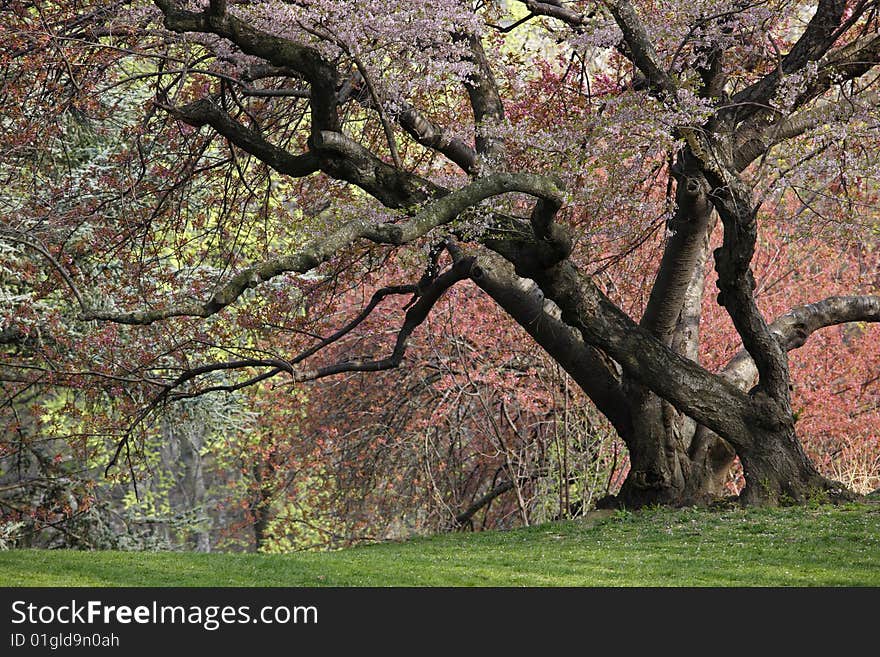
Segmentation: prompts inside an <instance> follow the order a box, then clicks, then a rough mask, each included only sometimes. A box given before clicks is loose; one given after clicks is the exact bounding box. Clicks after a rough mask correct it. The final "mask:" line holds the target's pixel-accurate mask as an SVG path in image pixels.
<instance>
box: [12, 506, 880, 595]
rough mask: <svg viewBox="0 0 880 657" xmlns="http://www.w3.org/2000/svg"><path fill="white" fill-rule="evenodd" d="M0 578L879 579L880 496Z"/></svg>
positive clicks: (97, 558)
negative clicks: (833, 503)
mask: <svg viewBox="0 0 880 657" xmlns="http://www.w3.org/2000/svg"><path fill="white" fill-rule="evenodd" d="M0 585H3V586H816V585H818V586H839V585H850V586H862V585H867V586H880V504H876V503H873V504H860V505H857V504H852V505H846V506H840V507H829V506H821V507H814V508H804V507H792V508H784V509H775V510H767V509H753V510H741V509H731V510H723V511H697V510H679V511H669V510H650V511H643V512H638V513H628V512H614V513H610V514H607V515H604V516H595V515H594V516H592V517H590V518H588V519H585V520H575V521H571V522H564V523H552V524H545V525H540V526H535V527H530V528H526V529H518V530H514V531H504V532H484V533H456V534H445V535H441V536H435V537H431V538H418V539H413V540H410V541H406V542H401V543H383V544H378V545H369V546H364V547H358V548H352V549H348V550H340V551H337V552H323V553H314V552H311V553H296V554H285V555H260V554H194V553H180V552H159V553H144V552H71V551H38V550H13V551H8V552H0Z"/></svg>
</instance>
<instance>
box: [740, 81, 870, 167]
mask: <svg viewBox="0 0 880 657" xmlns="http://www.w3.org/2000/svg"><path fill="white" fill-rule="evenodd" d="M878 103H880V92H878V91H868V92H864V93H862V94H859V95H857V96H855V97H849V98H846V99H842V100H839V101H836V102H832V101H827V102H820V103H817V104H816V105H814V106H812V107H809V108H807V109H803V110H801V111H800V112H796V113H794V114H792V115H790V116H788V117H786V118H784V119H781V120H779V121H777V122H775V123H772V124H771V125H769V126H766V127H764V128H761V129H752V130H742V131H740V132H739V134H738V135H737V139H736V143H735V145H734V148H733V153H734V167H735V168H736V170H737V171H743V170H745V168H746V167H747V166H749V164H751V163H752V162H754V161H755V160H756V159H757V158H759V157H761V156H763V155H764V154H766V153H767V152H768V151H769V150H770V149H771V148H773V147H774V146H776V145H778V144H781V143H782V142H784V141H786V140H788V139H794V138H795V137H799V136H801V135H803V134H804V133H806V132H809V131H810V130H813V129H815V128H818V127H819V126H822V125H827V124H829V123H833V122H846V121H847V120H848V119H849V118H850V117H851V116H852V115H853V114H854V113H855V112H856V111H857V109H858V107H859V106H860V105H862V106H864V105H877V104H878Z"/></svg>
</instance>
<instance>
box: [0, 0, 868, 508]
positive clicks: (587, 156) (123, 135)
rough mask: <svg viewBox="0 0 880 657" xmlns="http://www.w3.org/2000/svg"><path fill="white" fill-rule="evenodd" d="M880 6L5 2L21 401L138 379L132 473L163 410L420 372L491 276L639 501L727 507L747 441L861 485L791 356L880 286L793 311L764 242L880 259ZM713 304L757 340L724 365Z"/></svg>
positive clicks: (757, 476) (729, 1)
mask: <svg viewBox="0 0 880 657" xmlns="http://www.w3.org/2000/svg"><path fill="white" fill-rule="evenodd" d="M877 9H878V5H877V2H876V0H850V1H846V0H819V2H818V3H805V2H799V1H796V0H795V1H789V0H768V1H764V0H756V1H749V0H700V1H698V2H690V3H680V2H675V0H667V1H660V2H642V1H641V0H637V1H631V0H608V1H607V2H557V1H547V2H534V1H531V0H524V1H521V2H507V3H500V2H488V1H487V2H476V3H469V2H462V1H460V0H441V1H439V2H432V3H424V2H420V1H417V0H377V1H375V2H370V3H364V2H359V1H357V0H344V1H342V2H325V1H323V0H303V1H302V2H298V1H284V2H282V1H280V0H273V1H260V2H258V1H241V2H225V1H222V0H211V1H210V2H174V1H172V0H156V2H154V3H141V2H116V3H91V2H85V1H83V2H59V3H52V2H9V3H5V4H4V8H3V14H4V17H3V18H4V20H3V24H4V28H3V30H4V32H3V35H4V36H3V47H2V61H3V65H4V69H3V71H4V73H3V75H4V82H3V96H2V103H3V112H4V119H3V121H2V149H3V151H2V152H3V164H2V168H3V176H4V184H5V185H6V192H5V196H4V201H3V203H4V205H3V224H2V229H0V230H2V232H0V237H2V239H3V245H4V250H3V251H2V253H3V258H4V261H3V263H4V270H3V275H4V279H3V282H4V285H5V286H8V288H9V293H8V294H7V295H6V298H7V303H6V304H4V305H5V308H4V309H3V322H4V324H3V330H2V341H3V343H4V344H6V345H8V346H9V350H10V353H14V354H16V358H10V359H9V360H8V361H7V362H6V363H5V364H4V366H3V374H4V379H5V380H7V381H8V386H9V387H8V390H9V397H10V398H14V397H15V396H16V395H18V394H19V393H20V391H21V390H22V389H26V388H31V387H33V386H35V385H42V386H55V387H65V386H68V387H76V388H78V389H80V390H83V391H84V394H86V395H89V394H92V395H105V396H109V397H110V398H112V399H113V400H114V403H117V404H120V405H121V406H122V408H121V411H122V412H120V413H118V414H117V417H118V418H121V419H117V424H118V426H117V427H116V428H115V429H114V430H115V431H116V432H117V433H118V436H117V439H118V442H117V450H116V454H117V457H115V458H114V459H113V461H112V462H113V463H115V462H116V460H117V458H118V457H119V455H120V454H126V455H127V454H128V450H129V448H130V446H131V436H132V435H133V431H134V430H136V429H137V428H138V427H140V426H142V425H144V424H145V422H146V421H147V420H148V419H149V417H150V416H151V414H153V413H156V412H159V411H160V410H161V408H162V406H163V405H164V404H166V403H170V402H173V401H175V400H179V399H183V398H191V397H195V396H200V395H208V394H211V393H221V392H227V393H228V392H235V391H237V390H241V389H242V388H245V387H248V386H252V385H256V384H262V383H264V382H267V381H272V382H275V384H276V385H278V386H284V385H293V386H296V385H300V384H302V383H304V382H308V381H314V380H317V379H325V378H328V377H339V376H341V375H345V374H350V373H355V372H358V373H360V372H363V373H369V372H378V371H382V370H389V369H393V368H397V367H400V366H401V365H402V364H404V363H405V359H406V355H407V346H408V344H409V343H410V342H411V340H412V339H413V336H414V335H417V334H418V331H420V330H425V328H426V327H431V329H432V330H438V329H437V328H436V327H437V326H438V324H436V323H435V324H432V323H431V322H430V321H429V320H430V317H431V315H432V312H433V311H434V310H435V308H436V307H437V304H438V302H439V301H440V300H441V299H442V298H445V297H447V296H448V293H449V291H450V289H451V288H453V287H454V286H463V285H469V284H472V285H475V286H476V287H477V288H479V290H481V291H482V293H483V294H485V295H486V296H487V297H488V298H490V299H492V300H493V302H494V303H495V304H497V306H498V307H499V308H500V309H502V310H503V312H504V313H505V314H506V315H508V316H509V317H510V318H512V320H514V321H515V322H516V323H517V324H519V325H520V326H521V327H522V329H523V330H524V331H525V333H527V334H528V336H529V337H530V339H531V340H532V341H533V342H534V343H535V344H536V345H537V346H539V347H540V348H541V349H543V350H544V351H545V352H546V353H547V355H548V356H549V358H551V359H552V360H553V361H555V362H556V363H557V364H558V365H559V366H560V367H561V368H562V369H564V370H565V372H567V374H568V375H569V376H570V377H571V379H572V380H573V381H574V382H575V383H576V384H577V385H578V386H579V387H580V388H581V389H582V390H583V392H584V394H585V395H586V397H588V398H589V400H590V401H591V403H592V404H594V405H595V407H596V409H598V411H599V412H600V413H601V414H602V415H604V416H605V417H606V418H607V419H608V421H609V422H610V424H611V425H612V426H613V428H614V430H615V431H616V432H617V434H618V435H619V436H620V438H621V439H622V440H623V441H624V442H625V444H626V446H627V448H628V451H629V455H630V463H631V468H630V471H629V475H628V476H627V479H626V481H625V482H624V485H623V488H622V489H621V491H620V493H619V495H618V497H617V500H616V502H617V503H621V504H625V505H628V506H641V505H645V504H655V503H660V504H692V503H700V504H702V503H706V502H709V501H711V500H713V499H715V498H716V497H717V496H719V495H720V494H721V493H722V488H723V484H724V481H725V479H726V477H727V474H728V471H729V470H730V468H731V465H732V464H733V462H734V460H735V459H736V458H737V457H738V459H739V461H740V463H741V464H742V467H743V471H744V476H745V482H746V485H745V488H744V490H743V491H742V494H741V499H742V501H743V502H745V503H759V504H776V503H781V502H786V501H803V500H805V499H807V498H808V497H810V496H812V495H815V494H827V495H830V496H832V497H847V496H848V495H849V493H848V492H847V491H846V490H845V488H844V487H843V485H842V484H840V483H839V482H836V481H832V480H830V479H828V478H826V477H825V476H823V475H822V474H820V472H819V471H818V470H817V468H816V466H815V465H814V463H813V462H812V461H811V460H810V459H809V458H808V457H807V455H806V454H805V452H804V449H803V447H802V444H801V442H800V440H799V438H798V434H797V431H796V420H797V417H796V413H795V410H794V409H793V405H792V392H791V373H790V370H789V361H788V352H789V351H791V350H792V349H796V348H798V347H800V346H802V345H803V344H804V343H805V342H806V341H807V340H808V339H810V336H811V335H812V334H813V333H815V332H816V331H818V330H820V329H823V328H826V327H829V326H834V325H841V324H845V323H850V322H876V321H878V319H880V297H878V296H876V294H875V293H876V289H877V286H878V284H880V281H878V280H877V278H876V275H874V276H873V278H872V276H870V275H866V276H864V277H862V278H861V279H860V280H859V282H858V284H857V287H858V288H859V289H849V290H835V291H833V295H832V296H827V292H823V294H825V296H822V297H819V296H817V297H815V298H810V301H811V302H810V303H806V304H805V305H800V306H797V307H794V308H790V309H785V310H784V311H783V312H780V313H778V314H776V315H774V316H769V315H768V314H767V310H766V309H765V308H762V307H761V303H760V299H759V295H758V294H757V293H756V281H755V276H754V274H753V259H754V258H755V254H756V251H758V248H759V237H760V231H761V230H762V227H763V226H765V225H766V224H767V223H768V222H772V221H781V222H783V223H785V224H786V225H787V226H788V227H789V229H790V230H793V231H797V230H801V231H807V232H813V233H814V234H815V235H816V236H818V237H819V238H821V239H822V240H824V241H826V242H828V243H830V244H835V243H836V244H839V245H841V251H842V250H843V248H844V246H843V245H845V244H848V243H853V242H860V243H862V244H867V245H868V250H869V251H871V249H874V248H875V244H876V231H877V214H876V205H875V202H876V196H877V189H878V188H877V182H878V174H880V171H878V161H877V157H876V153H877V148H878V133H877V121H878V115H877V107H878V103H877V99H878V96H877V84H878V66H877V65H878V63H880V36H878V29H877V28H878V16H877ZM716 229H717V230H716ZM658 231H659V237H660V238H662V239H661V241H662V244H661V250H662V252H661V253H660V254H659V257H657V258H656V259H655V260H654V261H652V262H650V263H648V264H650V265H652V269H651V274H650V275H648V276H644V275H643V276H642V277H641V279H635V278H632V277H629V276H627V263H628V262H630V260H631V257H632V254H633V253H635V252H636V251H637V250H638V249H639V248H640V247H642V246H644V245H645V244H650V243H656V240H657V237H658ZM716 233H717V234H719V239H718V243H717V245H716V248H714V250H713V249H712V248H711V246H710V244H711V238H712V235H713V234H716ZM652 240H654V242H652ZM872 257H873V256H872ZM628 258H629V259H630V260H628ZM710 261H711V262H712V264H713V268H714V273H712V274H711V276H710V277H709V279H708V280H709V281H710V282H711V281H714V285H715V286H716V287H717V294H715V293H710V291H709V290H708V289H706V288H707V286H706V281H707V276H706V274H707V268H708V267H709V263H710ZM642 271H644V268H642ZM366 277H369V278H370V280H375V281H377V282H376V283H375V285H376V287H375V288H374V289H373V290H372V291H371V292H370V293H369V294H367V295H366V297H365V299H364V306H363V310H362V311H361V312H359V313H357V314H356V315H354V316H351V315H350V316H348V317H339V305H338V302H339V299H340V298H342V296H343V294H342V290H345V289H350V288H351V287H353V286H357V285H359V284H360V283H361V281H363V280H364V279H365V278H366ZM7 281H8V283H7ZM463 298H466V297H463ZM395 300H396V301H397V302H396V304H395ZM716 308H722V309H723V312H724V314H725V319H726V321H727V322H728V323H729V325H730V326H732V327H733V329H734V330H735V333H736V337H737V340H738V342H739V346H740V349H739V351H738V353H736V354H735V355H733V357H732V358H730V359H729V360H728V361H727V362H725V363H722V364H720V365H719V364H717V363H712V364H711V365H709V364H708V362H707V363H706V365H705V366H704V365H701V364H700V353H701V348H700V345H701V338H702V339H704V337H705V336H701V331H700V323H701V318H702V317H703V315H704V314H705V313H706V312H708V310H707V309H713V311H714V309H716ZM458 311H459V312H460V313H461V316H462V317H465V318H466V317H467V313H468V308H467V307H462V308H460V309H458ZM328 318H333V319H338V321H337V323H336V327H337V328H336V329H335V330H332V331H329V332H327V331H326V330H323V329H322V332H315V330H313V329H314V328H315V327H317V326H325V325H326V323H327V320H328ZM367 327H371V328H372V329H373V331H374V334H373V335H374V338H373V339H371V340H367V339H364V338H363V331H364V330H365V329H366V328H367ZM389 330H393V338H392V343H391V344H390V345H387V343H384V342H382V341H379V340H378V338H376V336H379V335H381V334H382V333H387V332H388V331H389ZM868 330H873V331H876V329H868ZM279 335H282V336H284V337H285V339H284V340H283V341H279V340H278V339H277V336H279ZM704 341H705V340H704ZM280 345H284V349H281V348H280ZM400 394H404V393H400Z"/></svg>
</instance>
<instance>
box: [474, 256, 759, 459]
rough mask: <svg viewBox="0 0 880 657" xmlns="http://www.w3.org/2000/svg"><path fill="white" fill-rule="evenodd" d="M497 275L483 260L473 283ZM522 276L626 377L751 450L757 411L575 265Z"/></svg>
mask: <svg viewBox="0 0 880 657" xmlns="http://www.w3.org/2000/svg"><path fill="white" fill-rule="evenodd" d="M495 271H496V268H495V267H493V264H492V262H491V261H488V260H486V259H484V258H482V256H481V257H479V258H478V259H477V268H476V269H475V270H474V273H473V274H472V275H471V278H472V279H473V280H474V282H476V283H477V285H480V279H481V277H482V276H487V275H488V276H491V275H494V272H495ZM517 273H520V272H519V271H518V272H517ZM520 275H527V276H529V277H530V278H532V279H533V280H534V281H535V282H536V283H537V284H538V286H539V287H540V289H541V290H543V291H544V293H545V295H546V296H547V297H548V298H549V299H552V300H553V301H554V302H555V303H556V305H557V306H558V307H559V308H560V310H561V315H560V320H561V321H562V322H563V323H564V324H566V325H568V326H570V327H572V328H574V329H576V330H577V331H578V332H579V333H580V335H581V338H582V339H583V341H584V343H585V344H587V345H589V346H592V347H595V348H596V349H598V350H601V351H602V352H603V353H605V354H607V355H608V356H609V357H610V358H612V359H614V361H616V362H617V363H618V364H619V365H620V366H621V368H622V369H623V372H624V374H625V375H626V376H629V377H631V378H632V379H634V380H636V381H638V382H639V383H640V384H642V385H644V386H645V387H647V388H649V389H650V390H652V391H654V392H655V393H657V395H659V396H660V397H662V398H664V399H666V400H668V401H669V402H670V403H671V404H673V405H674V406H675V407H676V408H677V409H678V410H679V411H681V412H682V413H685V414H687V415H690V416H691V417H694V418H695V419H697V420H698V421H699V422H701V423H703V424H706V425H707V426H709V427H711V428H713V429H714V430H716V431H718V432H719V433H721V434H722V435H724V436H725V437H729V439H730V440H731V442H734V441H735V444H738V445H747V443H746V442H745V441H748V440H750V438H749V436H750V432H749V431H748V429H747V427H748V423H749V422H750V421H751V417H750V416H751V415H752V405H751V402H750V400H749V398H748V397H747V396H746V395H745V393H743V392H742V391H741V390H739V389H738V388H736V387H735V386H734V385H732V384H731V383H730V382H728V381H726V380H724V379H723V378H721V377H719V376H717V375H715V374H712V373H710V372H708V371H706V370H705V369H703V368H702V367H700V366H699V365H697V364H696V363H694V362H693V361H691V360H689V359H687V358H684V357H683V356H680V355H679V354H676V353H675V352H673V351H672V350H671V349H669V348H668V347H666V346H665V345H663V344H662V343H661V342H660V341H659V340H657V339H656V338H655V337H654V336H652V335H651V334H650V333H648V332H647V331H645V330H644V329H642V328H640V327H639V326H638V325H636V324H635V322H633V321H632V319H630V318H629V317H628V316H627V315H626V313H624V312H623V311H622V310H620V309H619V308H618V307H617V306H616V305H614V303H613V302H612V301H611V300H610V299H608V297H607V296H605V294H603V293H602V291H601V290H599V288H598V287H597V286H596V284H595V283H594V282H593V281H592V280H591V279H590V278H589V277H588V276H585V275H584V274H582V273H581V272H580V271H579V270H578V269H577V267H576V266H575V265H574V264H573V263H572V262H571V261H570V260H564V261H562V262H560V263H558V264H557V265H556V266H554V267H550V268H547V269H538V270H536V271H532V272H523V273H522V274H520Z"/></svg>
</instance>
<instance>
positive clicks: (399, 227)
mask: <svg viewBox="0 0 880 657" xmlns="http://www.w3.org/2000/svg"><path fill="white" fill-rule="evenodd" d="M509 192H520V193H524V194H529V195H531V196H535V197H537V198H544V199H551V200H552V202H555V203H561V202H562V190H561V189H560V188H559V187H558V186H557V184H556V182H554V181H553V180H551V179H549V178H546V177H543V176H537V175H532V174H524V173H521V174H514V173H498V174H493V175H491V176H488V177H486V178H480V179H478V180H475V181H474V182H472V183H471V184H469V185H467V186H466V187H463V188H461V189H458V190H456V191H454V192H451V193H450V194H448V195H446V196H444V197H442V198H440V199H437V200H435V201H433V202H432V203H430V204H428V205H427V206H426V207H425V208H423V209H422V210H421V211H420V212H418V213H417V214H416V215H415V216H414V217H412V218H411V219H409V220H408V221H405V222H402V223H399V224H371V223H366V222H364V221H353V222H350V223H348V224H345V225H344V226H342V227H341V228H339V229H337V230H335V231H333V232H332V233H330V234H329V235H327V236H325V237H322V238H318V239H316V240H313V241H311V242H309V243H308V244H306V245H305V246H304V247H303V248H302V249H301V250H299V251H297V252H296V253H292V254H290V255H287V256H284V257H281V258H276V259H274V260H268V261H266V262H263V263H260V264H258V265H255V266H253V267H248V268H247V269H244V270H243V271H241V272H239V273H238V274H236V275H235V276H234V277H233V278H232V280H230V281H229V282H228V283H226V284H225V285H224V286H223V287H222V288H220V290H218V291H217V292H216V293H215V294H214V296H213V297H212V298H211V299H210V300H209V301H207V302H205V303H200V302H195V303H185V304H178V305H173V306H170V307H168V308H164V309H160V310H140V311H133V312H115V311H99V310H89V311H85V312H83V313H82V314H81V315H80V319H81V320H83V321H88V320H103V321H111V322H117V323H121V324H152V323H153V322H157V321H161V320H165V319H168V318H171V317H183V316H192V317H209V316H211V315H214V314H216V313H218V312H220V311H221V310H222V309H223V308H225V307H226V306H228V305H229V304H231V303H233V302H234V301H235V300H236V299H238V297H239V296H241V294H242V293H243V292H244V291H245V290H246V289H248V288H252V287H256V286H257V285H259V284H260V283H261V282H264V281H268V280H270V279H272V278H275V277H276V276H279V275H281V274H285V273H300V274H304V273H306V272H308V271H310V270H312V269H314V268H315V267H317V266H318V265H320V264H321V263H323V262H326V261H328V260H329V259H330V258H332V257H333V256H334V255H336V254H337V253H339V252H340V251H343V250H344V249H346V248H348V247H349V246H351V245H352V244H353V243H354V242H356V241H357V240H360V239H366V240H369V241H371V242H374V243H376V244H388V245H392V246H400V245H403V244H408V243H410V242H412V241H414V240H416V239H418V238H420V237H422V236H424V235H427V234H428V233H429V232H430V231H431V230H433V229H435V228H437V227H438V226H441V225H444V224H447V223H449V222H450V221H452V220H453V219H455V218H456V217H457V216H458V215H459V214H461V213H462V212H464V211H465V210H467V209H468V208H470V207H473V206H475V205H477V204H478V203H480V202H481V201H484V200H486V199H488V198H490V197H492V196H497V195H499V194H504V193H509Z"/></svg>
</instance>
